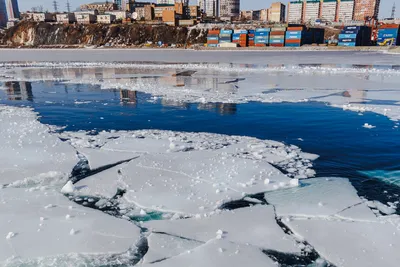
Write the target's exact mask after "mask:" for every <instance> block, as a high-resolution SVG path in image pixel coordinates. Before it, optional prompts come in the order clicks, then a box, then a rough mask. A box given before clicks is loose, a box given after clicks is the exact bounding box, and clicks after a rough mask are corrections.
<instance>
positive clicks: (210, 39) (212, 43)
mask: <svg viewBox="0 0 400 267" xmlns="http://www.w3.org/2000/svg"><path fill="white" fill-rule="evenodd" d="M219 34H220V31H219V30H209V31H208V35H207V46H208V47H218V43H219Z"/></svg>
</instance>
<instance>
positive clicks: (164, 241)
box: [142, 234, 203, 263]
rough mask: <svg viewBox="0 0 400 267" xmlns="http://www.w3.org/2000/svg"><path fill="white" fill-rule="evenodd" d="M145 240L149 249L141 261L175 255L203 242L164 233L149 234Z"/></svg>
mask: <svg viewBox="0 0 400 267" xmlns="http://www.w3.org/2000/svg"><path fill="white" fill-rule="evenodd" d="M147 242H148V245H149V250H148V251H147V253H146V255H145V256H144V258H143V260H142V262H143V263H152V262H156V261H160V260H163V259H167V258H171V257H175V256H178V255H180V254H182V253H185V252H187V251H188V250H193V249H195V248H196V247H199V246H201V245H202V244H203V242H198V241H194V240H188V239H184V238H180V237H176V236H171V235H165V234H150V235H149V236H148V237H147Z"/></svg>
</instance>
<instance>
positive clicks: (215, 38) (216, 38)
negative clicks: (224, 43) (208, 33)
mask: <svg viewBox="0 0 400 267" xmlns="http://www.w3.org/2000/svg"><path fill="white" fill-rule="evenodd" d="M218 39H219V38H218V37H207V40H213V41H214V40H217V41H218Z"/></svg>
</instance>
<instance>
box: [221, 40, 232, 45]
mask: <svg viewBox="0 0 400 267" xmlns="http://www.w3.org/2000/svg"><path fill="white" fill-rule="evenodd" d="M219 43H220V44H222V43H232V42H231V40H219Z"/></svg>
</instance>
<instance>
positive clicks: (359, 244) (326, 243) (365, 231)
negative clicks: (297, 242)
mask: <svg viewBox="0 0 400 267" xmlns="http://www.w3.org/2000/svg"><path fill="white" fill-rule="evenodd" d="M285 223H286V224H287V225H288V226H289V227H290V229H291V230H292V231H293V232H294V233H295V234H296V235H298V236H301V237H303V238H304V239H305V240H307V241H308V242H309V243H310V244H312V246H313V247H314V248H315V249H316V250H317V251H318V252H319V253H320V255H321V256H322V257H324V258H325V259H327V260H328V261H330V262H331V263H333V264H334V265H335V266H343V267H354V266H363V267H376V266H388V267H391V266H393V267H395V266H398V263H399V261H400V254H399V253H398V250H399V248H400V238H399V235H400V231H399V230H398V229H396V228H395V227H394V226H393V225H392V224H390V223H388V222H382V223H372V222H349V221H335V220H321V219H299V220H291V221H289V222H285Z"/></svg>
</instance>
